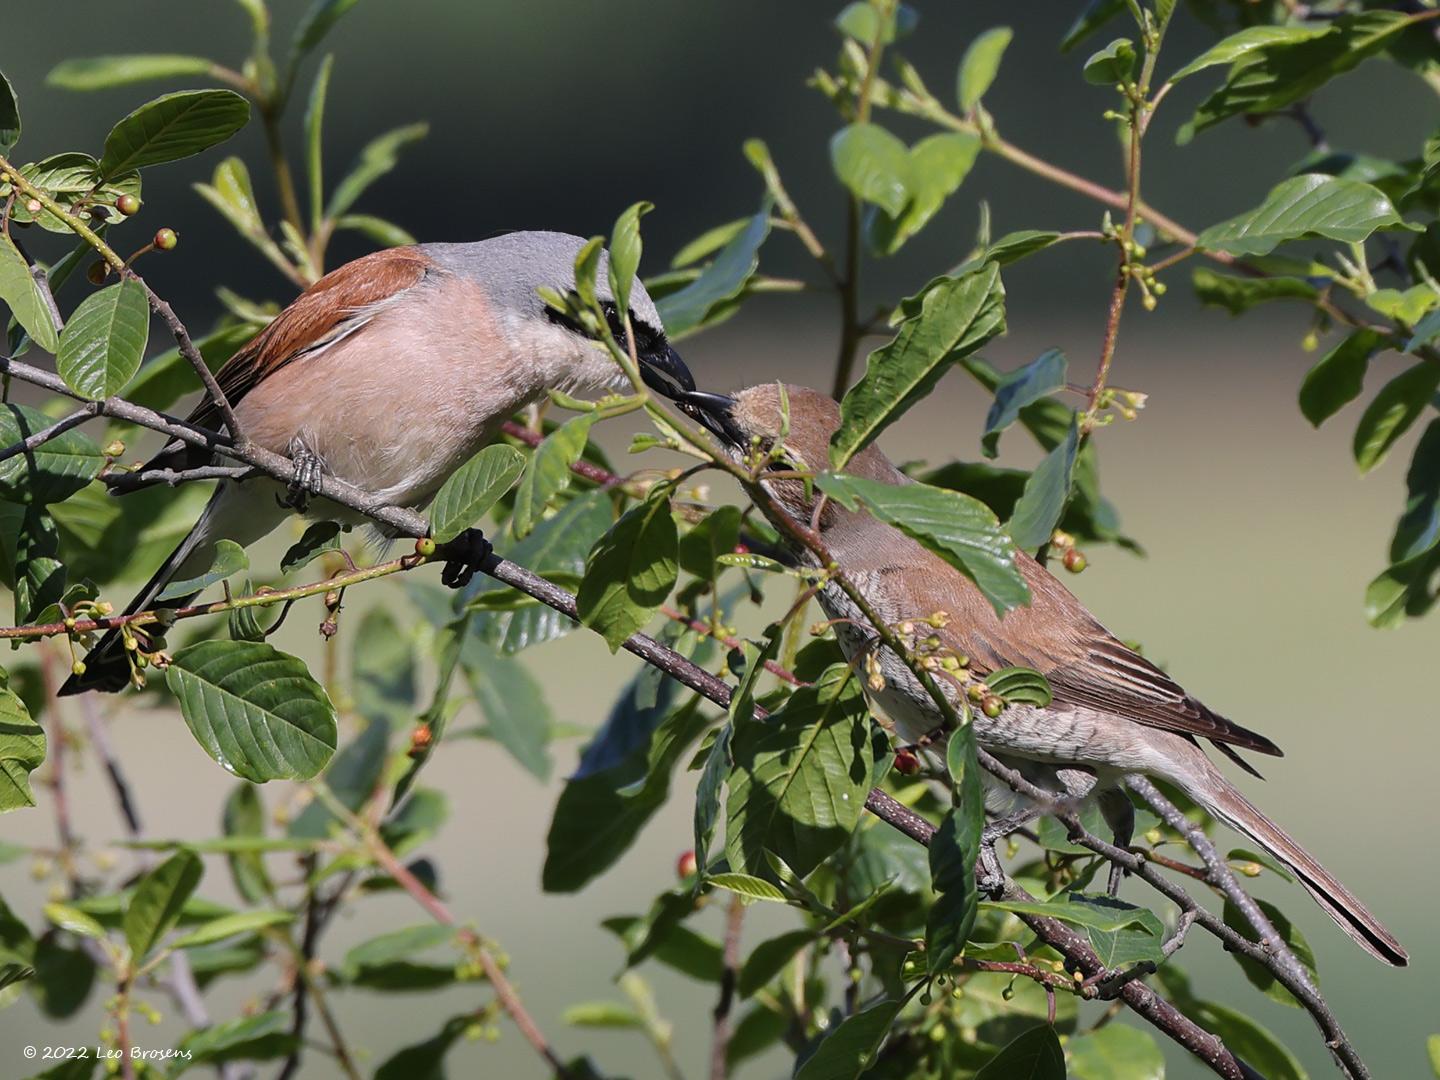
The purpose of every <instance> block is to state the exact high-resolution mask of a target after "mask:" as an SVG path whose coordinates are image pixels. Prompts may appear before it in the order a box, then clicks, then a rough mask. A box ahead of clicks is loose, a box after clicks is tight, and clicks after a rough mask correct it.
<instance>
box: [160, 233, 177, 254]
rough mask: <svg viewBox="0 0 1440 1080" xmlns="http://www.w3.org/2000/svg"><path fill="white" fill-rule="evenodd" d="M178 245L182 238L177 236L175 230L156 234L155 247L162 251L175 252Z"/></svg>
mask: <svg viewBox="0 0 1440 1080" xmlns="http://www.w3.org/2000/svg"><path fill="white" fill-rule="evenodd" d="M178 243H180V237H178V236H176V235H175V230H174V229H161V230H160V231H159V232H157V233H156V234H155V246H156V247H157V248H159V249H160V250H161V251H174V250H175V245H176V244H178Z"/></svg>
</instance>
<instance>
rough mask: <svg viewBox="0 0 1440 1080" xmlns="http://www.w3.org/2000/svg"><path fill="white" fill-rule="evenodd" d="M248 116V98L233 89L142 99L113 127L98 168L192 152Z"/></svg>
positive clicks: (108, 173) (121, 169)
mask: <svg viewBox="0 0 1440 1080" xmlns="http://www.w3.org/2000/svg"><path fill="white" fill-rule="evenodd" d="M249 119H250V103H249V102H248V101H246V100H245V99H244V98H243V97H241V96H240V95H239V94H237V93H235V92H234V91H233V90H182V91H180V92H179V93H176V94H166V95H164V96H163V97H158V98H156V99H155V100H154V101H149V102H146V103H145V104H144V105H141V106H140V107H139V108H138V109H136V110H135V111H134V112H132V113H131V114H130V115H129V116H127V117H125V119H123V120H121V121H120V122H119V123H118V124H116V125H115V127H114V128H113V129H111V131H110V134H109V135H107V136H106V137H105V152H104V153H103V154H102V155H101V157H100V173H101V175H102V176H104V177H106V178H113V177H116V176H119V175H120V174H122V173H127V172H130V171H131V170H132V169H140V168H144V167H145V166H147V165H159V164H162V163H164V162H167V161H178V160H180V159H181V158H187V157H191V156H192V155H195V154H198V153H201V152H202V151H204V150H208V149H210V147H212V146H215V145H217V144H219V143H222V142H224V141H225V140H226V139H228V138H230V136H232V135H234V134H235V133H236V132H237V131H239V130H240V129H241V128H242V127H244V126H245V124H246V122H247V121H249Z"/></svg>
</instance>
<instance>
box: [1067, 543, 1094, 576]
mask: <svg viewBox="0 0 1440 1080" xmlns="http://www.w3.org/2000/svg"><path fill="white" fill-rule="evenodd" d="M1064 562H1065V569H1066V570H1069V571H1070V573H1072V574H1078V573H1080V571H1081V570H1084V569H1085V567H1087V566H1089V565H1090V564H1089V563H1088V562H1086V561H1085V556H1084V555H1082V554H1080V552H1079V551H1077V550H1076V549H1075V548H1067V549H1066V550H1065V559H1064Z"/></svg>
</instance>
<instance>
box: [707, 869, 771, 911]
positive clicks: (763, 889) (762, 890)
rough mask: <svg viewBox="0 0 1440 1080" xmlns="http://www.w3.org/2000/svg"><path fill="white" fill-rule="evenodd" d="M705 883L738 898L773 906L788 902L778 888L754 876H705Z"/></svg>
mask: <svg viewBox="0 0 1440 1080" xmlns="http://www.w3.org/2000/svg"><path fill="white" fill-rule="evenodd" d="M705 883H706V884H707V885H713V886H715V888H717V889H724V890H726V891H727V892H733V893H735V894H737V895H738V896H744V897H747V898H748V899H751V900H768V901H770V902H771V903H774V904H784V903H787V902H788V899H787V897H786V896H785V894H784V893H783V892H781V891H780V889H779V887H778V886H775V885H772V884H771V883H770V882H768V881H766V880H765V879H764V878H761V877H756V876H755V875H754V874H740V873H731V872H727V873H723V874H707V875H706V876H705Z"/></svg>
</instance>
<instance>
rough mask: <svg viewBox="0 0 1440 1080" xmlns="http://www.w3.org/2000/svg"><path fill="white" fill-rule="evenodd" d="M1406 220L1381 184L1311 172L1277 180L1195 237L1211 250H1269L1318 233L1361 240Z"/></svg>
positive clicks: (1237, 252) (1241, 252)
mask: <svg viewBox="0 0 1440 1080" xmlns="http://www.w3.org/2000/svg"><path fill="white" fill-rule="evenodd" d="M1401 224H1404V223H1403V222H1402V221H1401V219H1400V215H1399V214H1397V213H1396V212H1395V207H1394V206H1393V205H1391V202H1390V200H1389V199H1387V198H1386V197H1385V195H1384V194H1383V193H1382V192H1381V191H1380V190H1379V189H1378V188H1375V187H1371V186H1370V185H1369V184H1363V183H1361V182H1359V181H1358V180H1340V179H1337V178H1336V177H1333V176H1325V175H1323V174H1321V173H1308V174H1306V175H1304V176H1294V177H1291V178H1290V179H1289V180H1284V181H1282V182H1281V183H1279V184H1277V185H1276V186H1275V187H1274V188H1273V189H1271V191H1270V194H1269V195H1267V196H1266V197H1265V201H1264V202H1263V203H1261V204H1260V205H1259V206H1258V207H1256V208H1255V209H1254V210H1251V211H1249V212H1248V213H1244V214H1241V215H1239V216H1238V217H1233V218H1231V219H1230V220H1229V221H1222V222H1221V223H1220V224H1218V225H1212V226H1210V227H1209V228H1208V229H1206V230H1205V231H1204V232H1202V233H1201V234H1200V236H1199V237H1198V238H1197V239H1196V241H1195V243H1196V246H1198V247H1201V248H1204V249H1205V250H1207V251H1228V252H1230V253H1231V254H1232V255H1267V254H1269V253H1270V252H1271V251H1273V250H1275V248H1276V247H1277V246H1278V245H1279V244H1282V243H1284V242H1285V241H1287V240H1299V239H1301V238H1303V237H1314V236H1319V237H1325V238H1327V239H1330V240H1340V241H1344V242H1347V243H1356V242H1359V241H1362V240H1364V239H1366V238H1367V237H1368V236H1369V235H1370V234H1371V233H1373V232H1374V231H1375V230H1376V229H1380V228H1385V227H1387V226H1392V225H1401Z"/></svg>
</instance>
